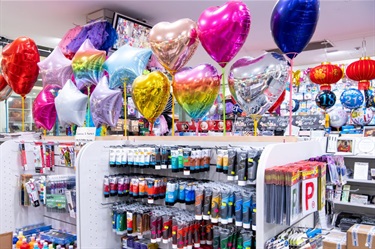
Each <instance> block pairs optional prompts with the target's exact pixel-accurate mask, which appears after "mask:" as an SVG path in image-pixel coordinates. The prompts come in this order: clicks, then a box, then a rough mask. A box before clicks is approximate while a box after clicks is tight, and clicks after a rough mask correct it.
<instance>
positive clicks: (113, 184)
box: [109, 176, 118, 196]
mask: <svg viewBox="0 0 375 249" xmlns="http://www.w3.org/2000/svg"><path fill="white" fill-rule="evenodd" d="M117 187H118V184H117V177H116V176H110V177H109V195H110V196H116V195H117Z"/></svg>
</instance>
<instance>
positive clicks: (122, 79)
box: [103, 45, 152, 89]
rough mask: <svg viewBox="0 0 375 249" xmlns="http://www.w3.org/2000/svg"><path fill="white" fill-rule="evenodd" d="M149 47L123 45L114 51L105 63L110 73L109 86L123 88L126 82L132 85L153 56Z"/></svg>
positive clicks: (105, 67) (104, 66) (105, 68)
mask: <svg viewBox="0 0 375 249" xmlns="http://www.w3.org/2000/svg"><path fill="white" fill-rule="evenodd" d="M151 54H152V52H151V50H150V49H148V48H135V47H131V46H128V45H125V46H122V47H121V48H119V49H118V50H117V51H116V52H114V53H113V54H112V55H111V56H110V57H109V58H108V59H107V60H106V61H105V62H104V65H103V68H104V70H106V71H107V72H108V74H109V88H111V89H115V88H119V87H121V88H123V87H124V84H125V83H126V84H127V85H129V84H130V85H131V84H132V83H133V81H134V79H135V78H137V77H138V76H140V75H142V73H143V70H145V68H146V65H147V63H148V60H149V59H150V57H151Z"/></svg>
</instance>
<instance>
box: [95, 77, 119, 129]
mask: <svg viewBox="0 0 375 249" xmlns="http://www.w3.org/2000/svg"><path fill="white" fill-rule="evenodd" d="M90 106H91V114H92V118H93V120H94V124H95V126H96V127H98V126H99V125H101V124H107V125H109V126H112V127H116V124H117V121H118V119H119V117H120V112H121V107H122V93H121V91H120V90H111V89H109V86H108V80H107V77H103V78H102V79H101V80H100V81H99V83H98V85H97V86H96V88H95V90H94V92H93V93H92V95H91V98H90Z"/></svg>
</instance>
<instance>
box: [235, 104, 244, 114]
mask: <svg viewBox="0 0 375 249" xmlns="http://www.w3.org/2000/svg"><path fill="white" fill-rule="evenodd" d="M242 112H243V111H242V109H241V107H240V106H239V105H238V104H235V105H234V106H233V114H234V115H238V114H241V113H242Z"/></svg>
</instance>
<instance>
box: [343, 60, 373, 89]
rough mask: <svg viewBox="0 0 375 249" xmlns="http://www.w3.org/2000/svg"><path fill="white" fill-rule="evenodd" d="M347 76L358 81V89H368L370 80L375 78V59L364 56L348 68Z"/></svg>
mask: <svg viewBox="0 0 375 249" xmlns="http://www.w3.org/2000/svg"><path fill="white" fill-rule="evenodd" d="M346 76H347V77H348V78H349V79H351V80H355V81H358V90H368V89H369V87H370V80H373V79H375V61H374V60H371V59H370V57H362V58H360V59H359V61H355V62H353V63H351V64H350V65H349V66H348V67H347V68H346Z"/></svg>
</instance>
